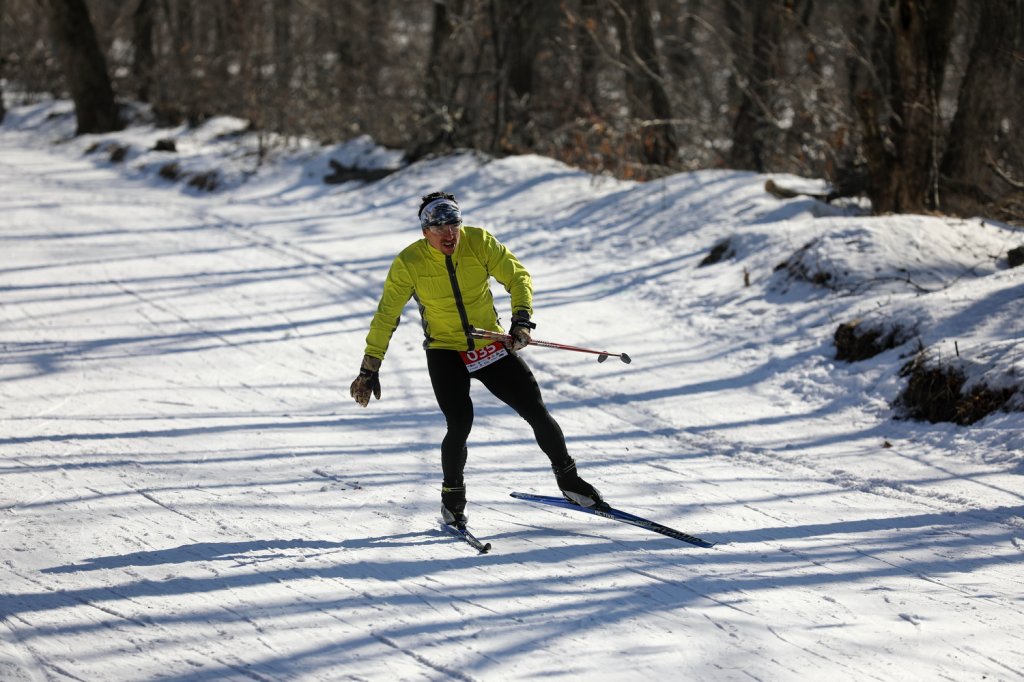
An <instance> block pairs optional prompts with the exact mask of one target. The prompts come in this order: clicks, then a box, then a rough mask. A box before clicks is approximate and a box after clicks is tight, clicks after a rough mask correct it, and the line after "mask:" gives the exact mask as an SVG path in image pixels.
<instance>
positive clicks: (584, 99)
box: [573, 0, 601, 116]
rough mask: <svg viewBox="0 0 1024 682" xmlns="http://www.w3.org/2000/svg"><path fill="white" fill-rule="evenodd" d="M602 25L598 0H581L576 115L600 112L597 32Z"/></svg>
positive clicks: (578, 31)
mask: <svg viewBox="0 0 1024 682" xmlns="http://www.w3.org/2000/svg"><path fill="white" fill-rule="evenodd" d="M600 25H601V18H600V13H599V12H598V9H597V0H580V20H579V23H578V24H577V25H576V31H575V36H574V37H575V39H576V45H577V50H578V51H579V79H578V81H577V83H578V84H577V89H576V101H575V107H574V109H575V111H574V112H573V113H574V114H575V115H577V116H579V115H583V116H592V115H594V114H596V113H597V112H598V105H597V63H598V57H599V48H598V44H597V36H596V33H597V31H598V30H599V27H600Z"/></svg>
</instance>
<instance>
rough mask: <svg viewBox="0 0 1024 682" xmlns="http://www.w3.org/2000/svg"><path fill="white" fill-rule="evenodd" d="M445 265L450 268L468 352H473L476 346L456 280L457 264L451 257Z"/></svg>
mask: <svg viewBox="0 0 1024 682" xmlns="http://www.w3.org/2000/svg"><path fill="white" fill-rule="evenodd" d="M444 265H445V267H446V268H448V279H450V280H451V281H452V293H453V294H455V307H456V308H458V309H459V319H460V320H462V331H463V332H465V334H466V343H467V346H466V350H473V349H474V348H475V347H476V344H475V343H473V337H472V336H470V331H469V330H470V326H469V316H468V315H466V306H465V304H464V303H463V302H462V291H461V290H460V289H459V280H457V279H456V278H455V264H454V263H452V257H451V256H445V257H444Z"/></svg>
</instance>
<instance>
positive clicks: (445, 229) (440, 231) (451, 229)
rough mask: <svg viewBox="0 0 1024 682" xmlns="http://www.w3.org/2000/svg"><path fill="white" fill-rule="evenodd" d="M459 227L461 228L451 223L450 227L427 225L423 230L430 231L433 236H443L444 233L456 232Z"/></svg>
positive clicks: (459, 225) (457, 224)
mask: <svg viewBox="0 0 1024 682" xmlns="http://www.w3.org/2000/svg"><path fill="white" fill-rule="evenodd" d="M460 227H462V225H461V224H459V223H452V224H450V225H427V227H426V228H425V229H428V230H430V231H431V232H433V233H434V234H444V233H445V232H458V231H459V228H460Z"/></svg>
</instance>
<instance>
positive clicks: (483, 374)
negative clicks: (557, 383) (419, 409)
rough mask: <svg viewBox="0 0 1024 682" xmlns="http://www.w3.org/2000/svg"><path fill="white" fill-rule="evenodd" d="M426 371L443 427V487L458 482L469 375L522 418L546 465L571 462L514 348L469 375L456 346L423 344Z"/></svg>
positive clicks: (469, 418)
mask: <svg viewBox="0 0 1024 682" xmlns="http://www.w3.org/2000/svg"><path fill="white" fill-rule="evenodd" d="M427 370H428V371H429V372H430V383H431V384H432V385H433V387H434V396H436V397H437V404H438V406H439V407H440V408H441V412H442V413H444V418H445V419H446V420H447V422H448V432H447V433H446V434H445V437H444V440H443V441H442V442H441V469H442V472H443V474H444V485H445V486H446V487H455V486H460V487H461V486H463V485H464V483H463V479H462V471H463V469H464V468H465V466H466V440H467V439H468V438H469V432H470V430H471V429H472V428H473V401H472V399H471V398H470V397H469V386H470V384H469V381H470V379H471V378H472V379H478V380H479V381H480V383H482V384H483V385H484V386H486V387H487V390H488V391H490V392H491V393H493V394H494V395H495V396H496V397H497V398H498V399H499V400H501V401H502V402H503V403H505V404H506V405H508V406H509V407H511V408H512V409H513V410H515V411H516V412H517V413H518V414H519V416H520V417H522V418H523V419H525V420H526V421H527V423H528V424H529V425H530V426H531V427H532V428H533V435H534V437H535V438H536V439H537V445H539V446H540V449H541V450H543V451H544V454H546V455H547V456H548V459H550V460H551V465H552V467H556V468H559V469H560V468H563V467H565V466H566V465H568V464H570V463H571V462H572V459H570V457H569V453H568V451H567V450H566V447H565V436H564V435H563V434H562V429H561V427H560V426H559V425H558V422H556V421H555V419H554V417H552V416H551V413H550V412H548V408H547V406H545V405H544V400H543V399H542V398H541V395H540V387H539V386H538V385H537V380H536V379H535V378H534V376H533V372H531V371H530V368H529V367H527V366H526V363H525V362H523V360H522V358H520V357H519V356H518V355H516V354H515V353H509V355H508V356H506V357H504V358H502V359H500V360H498V361H497V362H495V363H493V364H491V365H488V366H487V367H483V368H481V369H478V370H477V371H475V372H473V373H472V374H470V373H469V372H468V371H466V365H465V363H464V362H463V361H462V356H461V355H460V354H459V352H458V351H454V350H437V349H429V350H427Z"/></svg>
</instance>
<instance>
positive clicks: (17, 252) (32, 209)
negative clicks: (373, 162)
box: [0, 137, 1024, 680]
mask: <svg viewBox="0 0 1024 682" xmlns="http://www.w3.org/2000/svg"><path fill="white" fill-rule="evenodd" d="M21 144H23V142H21V141H19V138H15V137H7V138H0V151H2V154H0V186H3V187H5V188H9V189H8V190H6V191H5V193H4V194H3V196H2V197H0V209H3V210H5V211H7V212H8V215H13V216H14V217H12V218H5V219H2V220H3V222H2V224H0V230H3V232H2V233H0V238H2V239H3V240H4V241H5V242H6V245H7V246H9V247H11V249H14V251H13V252H12V251H11V249H6V250H7V251H8V252H9V253H13V256H12V257H11V259H10V260H8V261H6V263H5V265H4V267H3V268H0V271H2V272H0V277H2V280H0V288H2V289H4V290H5V293H4V295H5V298H7V302H5V305H4V308H5V311H4V317H5V320H6V321H5V324H4V331H3V337H2V342H3V344H4V345H3V347H4V349H5V351H12V352H13V351H17V352H16V353H15V354H14V355H12V356H9V358H10V359H7V360H5V361H4V365H3V372H4V379H5V381H4V383H5V384H7V385H6V386H5V387H3V388H2V389H0V390H2V391H3V400H4V403H5V405H4V407H3V415H4V421H3V424H4V429H3V432H2V433H0V456H2V459H0V468H2V472H0V486H2V487H0V495H2V497H0V531H2V535H0V543H2V544H3V546H4V547H5V548H9V551H8V549H5V552H4V558H3V560H2V561H0V585H2V587H3V589H2V596H0V600H2V601H0V623H2V627H0V635H2V636H0V678H3V679H12V680H43V679H45V680H61V679H72V680H92V679H156V678H160V679H171V680H206V679H209V680H214V679H216V680H222V679H238V680H279V679H311V680H312V679H316V680H328V679H345V678H351V679H460V680H484V679H527V678H539V677H551V676H558V675H561V676H566V677H583V676H588V677H597V678H599V679H607V678H622V679H642V678H649V677H651V676H662V677H665V676H669V677H675V676H678V674H679V671H680V670H686V671H688V672H689V673H691V674H692V676H693V677H694V678H695V679H709V680H734V679H748V678H752V679H757V680H778V679H794V680H795V679H806V677H807V674H808V671H811V670H813V671H815V672H816V673H820V674H822V675H828V676H829V677H832V678H835V679H850V680H854V679H857V680H859V679H878V680H884V679H895V678H899V679H935V678H948V679H977V678H980V677H983V676H986V677H987V678H988V679H1006V680H1012V679H1021V677H1022V674H1021V672H1020V670H1021V669H1022V668H1024V656H1022V655H1021V653H1020V652H1022V651H1024V641H1021V640H1022V638H1024V636H1022V635H1021V634H1020V633H1021V632H1022V629H1021V627H1020V625H1021V624H1022V623H1024V603H1022V601H1021V598H1020V594H1021V587H1022V582H1024V581H1022V579H1021V577H1020V572H1019V568H1020V566H1021V563H1022V557H1024V553H1022V549H1021V542H1022V540H1021V535H1022V532H1021V529H1022V524H1021V522H1020V517H1021V514H1022V511H1021V507H1020V488H1019V487H1016V488H1008V487H1007V486H1008V484H1007V483H1006V482H1005V479H999V481H998V483H993V484H991V491H992V495H993V497H992V498H991V500H1006V499H1008V498H1009V499H1013V498H1014V497H1015V498H1016V502H1015V503H1013V504H1011V503H1007V502H997V503H993V502H991V501H990V500H989V499H987V498H985V497H983V496H981V493H978V492H977V491H978V490H979V489H981V488H982V486H980V485H978V486H973V479H972V485H971V486H964V487H963V488H962V489H960V490H951V489H947V488H945V487H942V486H939V485H934V484H933V483H932V482H930V481H927V480H923V479H922V480H909V481H905V480H896V479H892V478H886V477H885V476H884V475H878V476H874V475H872V474H871V473H870V472H869V473H867V474H864V475H862V474H860V473H859V472H858V467H857V466H856V462H853V463H852V464H850V465H848V466H847V465H840V464H837V462H842V461H843V460H844V459H846V458H848V457H854V456H856V455H857V454H858V453H857V451H855V448H854V447H853V446H851V448H850V449H846V450H844V449H843V447H842V446H841V445H840V446H837V447H836V448H834V449H833V450H832V451H831V453H830V454H831V456H829V457H818V456H816V455H815V454H810V453H808V452H806V451H801V450H800V449H798V448H794V449H786V448H777V447H770V446H767V445H763V444H759V443H756V442H750V441H748V440H745V437H744V436H743V435H742V434H741V433H740V432H738V431H736V432H733V431H730V430H729V429H727V428H715V427H710V428H697V427H695V426H694V425H693V424H694V423H699V422H700V419H699V415H689V414H683V413H681V412H680V413H673V412H672V409H673V408H671V407H665V406H664V405H665V403H666V402H667V401H670V400H672V399H674V398H673V396H672V395H671V393H670V392H666V394H665V401H655V400H650V399H646V398H645V397H643V396H640V397H641V398H643V399H631V397H630V396H631V394H632V393H633V392H634V391H636V390H637V387H636V386H634V385H633V382H635V381H640V382H642V381H644V380H645V376H647V375H646V374H645V372H649V371H650V369H651V368H650V366H649V365H648V366H645V364H644V363H645V362H646V359H647V358H651V357H662V358H665V359H666V364H665V368H666V369H665V370H663V371H666V372H667V371H670V370H669V369H668V368H669V367H671V366H672V363H675V362H682V360H681V358H684V357H690V356H692V355H693V354H695V353H697V352H698V350H699V347H700V344H701V339H700V338H695V339H694V340H692V341H690V342H680V343H679V344H677V346H675V347H673V348H672V349H671V350H670V351H668V352H666V353H661V354H660V355H656V352H659V353H660V351H661V350H662V347H661V346H659V344H658V343H656V342H652V343H650V344H647V345H644V346H643V347H642V348H641V349H640V350H639V351H638V352H635V353H634V351H633V350H632V348H623V349H624V350H627V351H629V352H630V354H631V355H633V356H634V359H635V363H634V366H631V367H630V368H625V367H624V366H623V367H613V366H612V365H613V363H607V364H605V365H602V366H599V367H598V366H596V365H591V364H584V363H583V361H577V360H576V359H565V358H560V357H557V356H556V355H553V354H545V353H544V351H541V350H539V349H530V350H529V351H528V352H529V356H528V357H529V361H530V363H531V365H532V366H533V368H534V371H535V372H536V374H537V375H538V378H539V379H540V381H541V383H542V387H543V389H544V392H545V398H546V400H547V401H548V403H549V404H552V405H553V409H554V413H555V416H556V418H558V419H559V421H560V422H561V423H562V425H563V428H565V429H566V431H567V436H568V437H569V443H570V449H571V450H572V451H573V452H574V454H575V455H576V456H577V459H578V460H579V462H580V467H581V471H583V472H584V473H585V475H587V476H588V477H591V476H592V477H593V479H594V480H595V482H596V483H597V484H598V486H599V487H600V488H602V490H603V491H604V492H605V494H606V495H607V496H608V497H609V498H610V499H611V500H612V501H613V503H614V504H616V506H620V507H622V508H624V509H626V510H629V511H633V512H635V513H638V514H641V515H644V516H648V517H650V518H652V519H654V520H657V521H661V522H663V523H666V524H668V525H671V526H675V527H678V528H680V529H681V530H685V531H687V532H691V533H694V534H697V535H700V536H703V537H707V538H708V539H711V540H715V541H718V542H719V543H720V544H719V545H718V546H716V547H715V548H713V549H711V550H702V549H697V548H692V547H683V546H680V545H679V544H676V543H673V541H671V540H669V539H666V538H662V537H660V536H655V535H653V534H645V533H644V532H643V531H640V530H638V529H633V528H629V527H626V526H620V525H618V524H614V523H612V522H604V521H602V520H595V519H593V518H590V517H585V516H584V515H580V514H573V513H572V512H570V511H562V510H555V509H547V508H539V507H537V506H536V505H530V504H527V503H524V502H519V501H513V500H510V499H508V498H507V493H508V491H510V490H513V489H524V490H530V491H535V492H546V493H551V492H553V479H552V478H551V476H550V472H549V470H548V469H547V466H546V462H545V460H544V457H543V455H541V454H540V453H539V452H538V451H537V450H536V446H535V445H534V444H533V443H532V441H531V439H530V437H529V434H527V433H525V432H524V431H523V428H522V426H521V425H519V424H518V422H517V418H516V417H515V416H514V415H510V414H508V410H507V409H506V408H504V406H502V405H499V404H498V403H497V402H496V401H494V400H493V399H492V398H490V397H489V396H487V395H486V394H484V393H482V392H481V391H480V390H479V389H475V390H474V399H475V401H476V402H477V408H478V416H477V422H476V425H475V427H474V433H473V436H472V442H471V453H470V460H469V465H468V468H467V480H468V482H469V485H470V499H471V507H470V511H471V520H472V524H473V528H474V529H475V530H476V532H477V534H478V535H479V536H480V537H481V539H482V540H483V541H485V542H488V541H490V542H493V543H494V550H492V554H490V555H487V556H477V555H476V554H475V552H473V550H472V549H471V548H468V547H466V546H465V545H464V543H459V542H452V541H450V540H449V539H448V538H447V537H446V536H444V535H443V534H442V532H441V531H440V530H439V529H437V528H436V517H437V484H438V480H439V476H440V474H439V463H438V462H437V448H438V442H439V440H440V435H441V432H442V430H443V426H442V423H441V421H440V420H439V417H438V416H437V415H436V414H435V412H436V409H435V406H434V404H433V396H432V394H431V392H430V387H429V383H428V382H427V381H426V373H425V370H424V368H423V362H422V354H421V353H420V352H419V351H418V339H417V338H416V337H417V328H418V320H417V319H416V314H415V312H414V311H412V310H411V308H409V309H407V311H406V314H405V316H403V324H402V325H401V326H400V328H399V332H398V333H396V336H395V340H394V342H393V345H392V351H391V353H389V357H388V361H387V363H386V366H385V369H384V371H383V372H382V381H383V383H384V396H383V400H382V401H381V402H380V403H377V402H376V401H374V402H373V404H372V405H371V406H370V407H369V408H368V409H367V410H365V411H364V410H361V409H359V408H356V407H353V406H352V405H351V403H350V400H349V398H348V395H347V392H348V391H347V383H348V380H349V379H350V377H349V375H350V374H351V373H352V370H353V368H354V367H356V366H357V365H358V359H359V356H360V355H361V353H362V339H363V337H364V335H365V328H366V326H367V324H368V323H369V318H370V315H371V314H372V310H373V307H374V306H375V305H376V296H377V294H378V293H379V285H380V280H381V279H382V277H383V274H384V272H385V271H386V268H387V264H388V259H387V258H386V257H385V256H384V255H383V254H384V253H387V252H388V251H389V249H390V246H389V247H388V248H383V247H381V248H380V251H381V254H380V255H378V254H377V253H376V252H372V253H368V254H364V253H362V252H361V251H360V247H359V246H358V242H359V240H360V237H361V236H362V235H363V234H364V232H363V230H362V228H361V227H359V225H358V223H359V222H360V220H359V218H358V216H356V217H353V218H351V219H346V218H345V217H344V216H342V215H339V216H338V217H337V218H336V220H337V222H338V224H339V229H342V228H345V226H346V225H347V223H346V220H351V221H354V222H355V223H356V226H355V228H354V229H352V228H348V229H351V230H352V231H351V232H349V233H348V235H349V236H344V237H340V238H338V239H337V240H335V241H332V240H331V239H327V238H325V235H304V234H303V233H302V231H301V230H300V229H297V228H296V227H294V226H292V225H291V224H290V223H291V222H294V221H296V220H297V216H303V217H304V216H306V213H307V211H308V212H312V213H315V212H317V211H322V212H325V213H327V214H332V213H334V212H335V209H336V208H337V206H336V204H334V203H330V202H328V203H324V204H322V205H320V204H316V203H314V202H311V203H310V204H309V205H302V204H298V205H296V204H295V203H293V202H289V201H285V200H282V199H280V198H271V199H265V200H260V201H253V203H252V205H251V206H247V205H246V204H245V203H244V201H242V200H237V201H235V202H232V203H221V202H220V200H218V199H217V198H216V197H210V198H202V199H198V198H193V197H188V196H180V195H177V194H175V193H174V192H173V191H172V190H168V189H160V188H157V189H153V188H148V187H145V186H139V185H138V184H132V183H128V182H126V181H124V180H122V179H120V178H119V176H117V175H116V174H115V172H114V171H111V170H106V169H103V168H97V167H94V166H93V164H91V163H89V162H87V161H83V160H68V159H67V158H65V157H64V156H62V155H61V154H60V152H59V150H58V151H57V152H50V151H45V150H38V149H37V150H26V149H23V148H22V147H21V146H19V145H21ZM409 182H413V181H412V180H409ZM431 182H432V180H430V179H424V180H421V181H419V182H417V183H415V187H417V188H418V187H419V186H421V185H423V184H427V185H430V184H431ZM416 191H418V189H413V190H412V192H413V196H414V195H415V192H416ZM8 192H9V193H8ZM132 216H136V217H137V218H136V219H137V220H138V221H140V222H141V223H142V224H144V225H146V226H147V227H146V228H145V229H146V230H147V233H146V234H145V235H136V234H133V233H132V224H133V221H132V219H131V218H132ZM161 220H167V221H169V222H168V223H167V227H165V228H150V227H148V226H149V225H159V224H161V222H160V221H161ZM78 221H82V222H84V223H86V224H85V225H83V226H81V227H80V228H79V227H78ZM97 225H100V226H102V228H103V229H102V230H97V229H96V227H97ZM12 235H13V236H12ZM278 235H279V236H278ZM329 236H330V235H327V237H329ZM374 248H377V247H374ZM183 254H188V258H183V256H182V255H183ZM391 255H393V253H391ZM538 257H539V256H538ZM592 257H593V258H598V256H593V255H588V254H582V255H581V256H580V258H581V260H580V261H579V262H580V263H584V264H585V263H588V262H589V260H588V259H590V258H592ZM527 265H528V266H531V265H532V264H531V263H530V262H528V263H527ZM581 271H586V268H585V267H584V268H581ZM664 272H665V273H666V274H667V273H669V272H670V268H669V267H668V266H666V267H665V268H664ZM566 276H567V278H568V279H569V280H570V282H569V283H570V284H571V282H572V276H571V275H570V274H567V275H566ZM651 277H652V278H654V275H651ZM623 281H634V280H630V279H629V278H628V277H627V278H625V279H621V278H620V279H618V280H617V279H610V280H609V281H608V283H607V285H606V286H608V288H609V289H618V288H619V287H620V284H621V283H622V282H623ZM634 284H640V285H642V284H643V282H639V283H638V282H635V281H634ZM634 288H636V289H639V290H641V291H642V290H646V287H644V286H635V287H634ZM629 291H630V287H629V286H623V287H621V291H620V292H619V293H617V294H616V297H614V298H609V299H608V300H609V302H610V303H609V305H612V306H616V310H618V312H617V314H618V315H625V314H626V311H630V312H633V313H634V314H643V313H645V312H650V314H651V315H652V316H655V319H657V318H656V316H657V315H659V314H664V311H662V312H660V313H659V312H656V310H655V308H658V307H659V305H663V304H664V303H665V300H667V299H643V298H640V299H636V298H631V297H630V293H629ZM540 296H542V294H541V295H540ZM90 299H92V300H90ZM563 312H564V315H565V316H566V317H567V318H568V319H569V320H570V323H569V324H566V327H565V328H567V329H572V328H573V326H572V324H571V321H572V320H579V321H580V323H581V324H583V323H586V321H587V320H588V319H589V318H590V317H591V314H590V313H589V312H587V313H583V314H582V316H580V315H581V314H580V313H577V312H575V310H574V306H573V305H572V304H569V303H567V304H566V306H565V307H564V309H563ZM547 315H548V316H547V319H546V326H545V328H551V329H555V328H557V325H555V324H553V318H554V317H556V316H557V313H556V314H555V315H552V314H551V313H548V314H547ZM574 315H575V316H577V317H573V316H574ZM751 315H752V319H753V318H755V317H756V315H753V314H751ZM684 323H686V324H689V323H690V322H689V321H687V322H680V324H684ZM694 323H695V324H696V322H694ZM737 328H739V326H738V327H737ZM538 335H539V336H541V337H542V338H547V334H540V333H538ZM623 338H626V337H625V336H624V337H623ZM566 341H568V342H572V341H573V339H566ZM645 351H646V352H645ZM709 357H710V356H709ZM590 360H592V358H591V359H590ZM709 362H710V361H709ZM595 367H597V369H598V370H599V371H596V372H595V371H594V368H595ZM722 368H723V369H730V366H729V365H728V364H727V363H726V362H723V365H722ZM640 390H641V391H643V390H645V389H644V388H643V386H641V387H640ZM660 390H661V389H658V388H653V387H652V388H651V389H650V392H652V393H657V392H658V391H660ZM751 399H752V400H754V401H756V400H760V399H761V398H760V397H759V396H752V397H751ZM787 400H788V399H787V398H785V397H779V396H776V401H777V404H778V405H779V406H780V407H782V408H788V407H790V404H787V402H786V401H787ZM694 407H695V409H698V410H699V409H705V410H707V409H721V408H715V407H714V406H712V407H710V408H709V407H707V406H706V405H705V404H702V403H700V402H699V396H697V397H695V398H694ZM715 416H719V415H717V414H716V415H715ZM723 421H725V420H723ZM856 447H861V445H858V446H856ZM900 447H903V446H902V445H900V444H898V446H897V450H898V449H899V448H900ZM908 452H909V450H908ZM893 454H894V456H895V455H898V454H899V453H898V452H894V453H893ZM908 457H909V458H911V459H912V458H913V457H912V456H908ZM950 475H951V476H952V475H953V474H950ZM979 479H980V477H979ZM986 480H989V479H986ZM992 480H994V479H992Z"/></svg>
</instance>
